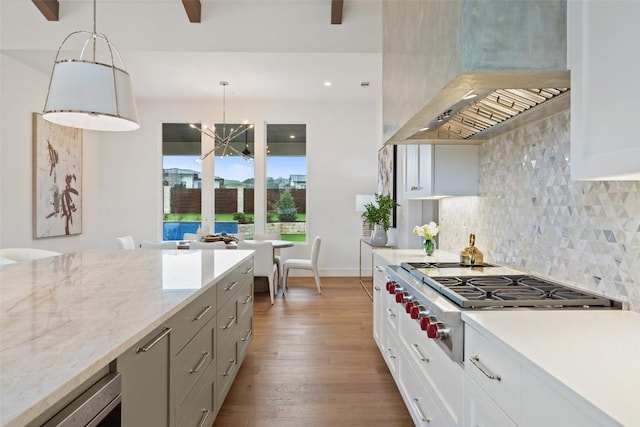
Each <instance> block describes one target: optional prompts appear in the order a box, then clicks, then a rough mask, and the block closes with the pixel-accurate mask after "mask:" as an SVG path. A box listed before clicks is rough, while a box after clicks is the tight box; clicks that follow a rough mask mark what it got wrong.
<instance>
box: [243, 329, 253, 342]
mask: <svg viewBox="0 0 640 427" xmlns="http://www.w3.org/2000/svg"><path fill="white" fill-rule="evenodd" d="M246 332H247V335H245V336H244V338H241V341H246V340H248V339H249V337H250V336H251V333H252V332H253V331H252V330H251V329H247V331H246Z"/></svg>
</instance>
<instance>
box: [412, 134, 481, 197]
mask: <svg viewBox="0 0 640 427" xmlns="http://www.w3.org/2000/svg"><path fill="white" fill-rule="evenodd" d="M478 150H479V148H478V146H455V145H427V144H421V145H420V144H418V145H406V146H405V156H404V161H405V168H404V198H405V199H429V198H432V199H435V198H439V197H443V196H475V195H478V171H479V157H478V156H479V154H478V153H479V151H478Z"/></svg>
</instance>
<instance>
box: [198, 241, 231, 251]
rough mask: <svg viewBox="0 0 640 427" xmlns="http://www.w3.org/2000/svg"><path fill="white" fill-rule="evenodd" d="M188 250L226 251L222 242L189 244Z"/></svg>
mask: <svg viewBox="0 0 640 427" xmlns="http://www.w3.org/2000/svg"><path fill="white" fill-rule="evenodd" d="M189 249H206V250H208V249H227V245H226V244H225V243H224V242H191V243H189Z"/></svg>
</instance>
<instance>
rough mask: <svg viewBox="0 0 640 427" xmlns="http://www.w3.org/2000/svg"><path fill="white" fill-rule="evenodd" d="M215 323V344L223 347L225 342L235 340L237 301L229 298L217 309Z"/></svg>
mask: <svg viewBox="0 0 640 427" xmlns="http://www.w3.org/2000/svg"><path fill="white" fill-rule="evenodd" d="M216 323H217V331H218V332H217V337H216V341H217V345H218V347H223V346H225V345H226V344H227V343H230V342H232V341H235V340H236V331H237V330H238V301H237V300H235V299H234V300H231V301H229V302H227V303H226V304H225V305H224V307H222V308H221V309H220V310H219V311H218V315H217V316H216Z"/></svg>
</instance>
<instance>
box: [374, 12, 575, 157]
mask: <svg viewBox="0 0 640 427" xmlns="http://www.w3.org/2000/svg"><path fill="white" fill-rule="evenodd" d="M391 3H392V4H390V5H386V3H385V8H384V10H383V17H384V22H385V25H386V26H387V27H388V28H386V29H385V32H384V40H383V75H385V76H387V77H385V84H384V85H383V119H384V128H385V129H384V132H383V133H384V135H383V137H384V138H385V140H386V142H385V144H450V145H454V144H463V145H472V144H480V143H483V142H484V141H486V140H487V139H489V138H492V137H494V136H496V135H498V134H500V133H503V132H506V131H509V130H511V129H513V128H515V127H518V126H522V125H523V124H525V123H528V122H531V121H534V120H539V119H541V118H544V117H547V116H549V115H551V114H554V113H555V112H559V111H562V110H563V109H566V108H568V107H569V98H570V96H569V95H570V89H569V88H570V87H571V83H570V72H569V70H568V69H567V62H566V52H567V51H566V34H567V28H566V0H537V1H504V0H450V1H434V2H403V1H395V2H391ZM407 28H410V29H411V30H410V31H409V30H407Z"/></svg>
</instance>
